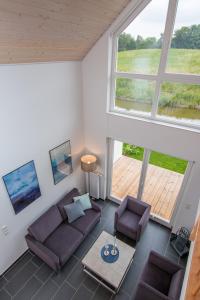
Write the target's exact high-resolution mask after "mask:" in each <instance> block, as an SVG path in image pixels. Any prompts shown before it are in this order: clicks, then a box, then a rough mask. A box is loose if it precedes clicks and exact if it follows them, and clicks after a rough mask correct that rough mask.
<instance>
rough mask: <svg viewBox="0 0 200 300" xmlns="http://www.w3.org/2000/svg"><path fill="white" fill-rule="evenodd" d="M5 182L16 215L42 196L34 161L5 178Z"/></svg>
mask: <svg viewBox="0 0 200 300" xmlns="http://www.w3.org/2000/svg"><path fill="white" fill-rule="evenodd" d="M3 181H4V184H5V186H6V189H7V192H8V195H9V197H10V201H11V204H12V206H13V209H14V211H15V214H18V213H19V212H20V211H22V210H23V209H24V208H25V207H27V206H28V205H29V204H31V203H32V202H33V201H35V200H36V199H37V198H39V197H40V196H41V192H40V187H39V182H38V178H37V173H36V169H35V164H34V161H33V160H32V161H30V162H28V163H26V164H25V165H23V166H21V167H19V168H17V169H16V170H14V171H12V172H10V173H8V174H7V175H5V176H3Z"/></svg>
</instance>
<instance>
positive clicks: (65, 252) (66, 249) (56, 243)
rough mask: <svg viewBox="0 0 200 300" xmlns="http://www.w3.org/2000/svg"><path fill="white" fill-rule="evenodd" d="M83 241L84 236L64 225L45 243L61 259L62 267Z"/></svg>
mask: <svg viewBox="0 0 200 300" xmlns="http://www.w3.org/2000/svg"><path fill="white" fill-rule="evenodd" d="M82 240H83V234H82V233H81V232H80V231H78V230H76V229H75V228H73V227H71V226H70V225H68V224H66V223H62V224H61V225H60V226H59V227H58V228H57V229H56V230H55V231H54V232H53V233H52V234H51V235H50V236H49V237H48V238H47V239H46V241H45V243H44V244H45V246H46V247H47V248H49V249H51V250H52V251H53V252H54V253H55V254H56V255H57V256H58V257H59V259H60V263H61V265H63V264H64V263H66V261H67V260H68V258H69V257H70V256H71V255H72V253H73V252H74V251H75V250H76V248H77V247H78V246H79V245H80V243H81V241H82Z"/></svg>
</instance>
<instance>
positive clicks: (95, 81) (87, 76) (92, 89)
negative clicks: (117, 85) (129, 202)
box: [82, 1, 200, 230]
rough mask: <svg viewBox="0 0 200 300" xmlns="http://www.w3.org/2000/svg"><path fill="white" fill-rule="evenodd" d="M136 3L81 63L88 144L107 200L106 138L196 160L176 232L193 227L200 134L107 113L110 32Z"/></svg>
mask: <svg viewBox="0 0 200 300" xmlns="http://www.w3.org/2000/svg"><path fill="white" fill-rule="evenodd" d="M133 4H134V1H132V3H131V4H130V5H129V6H128V7H127V8H126V9H125V10H124V11H123V12H122V14H121V15H120V16H119V17H118V19H117V20H116V21H115V22H114V24H113V25H112V27H111V28H110V29H109V30H108V31H107V32H106V33H105V34H104V35H103V36H102V37H101V38H100V40H99V41H98V42H97V43H96V44H95V46H94V47H93V48H92V49H91V51H90V52H89V53H88V55H87V56H86V57H85V59H84V60H83V63H82V72H83V102H84V109H85V117H84V125H85V144H86V145H87V147H88V149H89V150H90V151H91V152H94V153H96V154H97V155H98V156H100V158H101V167H102V172H103V173H104V176H105V181H104V184H103V185H102V187H101V197H105V195H106V191H107V187H106V176H107V138H112V139H116V140H119V141H123V142H127V143H130V144H136V145H138V146H143V147H146V148H149V149H153V150H157V151H160V152H162V153H166V154H171V155H174V156H177V157H180V158H184V159H187V160H191V161H195V162H196V163H195V166H194V168H193V170H192V174H191V177H190V180H189V182H188V186H187V188H186V190H185V192H184V195H183V198H182V203H181V205H180V207H179V210H178V213H177V215H176V219H175V222H174V230H176V229H177V228H178V227H179V226H183V225H185V226H186V227H188V228H191V227H192V225H193V222H194V219H195V214H196V208H197V204H198V199H199V197H200V184H199V182H200V151H199V149H200V133H199V132H197V131H196V132H192V131H190V130H187V129H183V128H176V127H173V126H167V125H162V124H161V123H158V122H157V123H156V122H152V121H144V120H141V119H134V118H131V117H124V116H120V115H117V114H115V115H113V114H109V113H106V109H107V107H108V102H109V81H110V58H111V57H110V33H111V32H112V31H113V29H114V28H116V27H117V26H118V25H119V22H121V20H122V18H123V17H124V16H125V15H126V14H128V13H129V12H130V11H131V9H132V8H133Z"/></svg>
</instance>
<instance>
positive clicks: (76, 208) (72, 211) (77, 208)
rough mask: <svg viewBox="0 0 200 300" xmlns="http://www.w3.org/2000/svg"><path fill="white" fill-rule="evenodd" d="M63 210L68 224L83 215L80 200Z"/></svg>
mask: <svg viewBox="0 0 200 300" xmlns="http://www.w3.org/2000/svg"><path fill="white" fill-rule="evenodd" d="M64 209H65V211H66V214H67V218H68V222H69V223H72V222H73V221H75V220H77V219H78V218H80V217H82V216H84V215H85V213H84V211H83V207H82V205H81V202H80V200H78V201H76V202H73V203H70V204H67V205H65V206H64Z"/></svg>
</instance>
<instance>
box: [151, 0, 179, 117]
mask: <svg viewBox="0 0 200 300" xmlns="http://www.w3.org/2000/svg"><path fill="white" fill-rule="evenodd" d="M177 6H178V0H170V1H169V6H168V12H167V18H166V24H165V31H164V34H163V45H162V51H161V58H160V64H159V68H158V79H157V81H156V89H155V95H154V99H153V104H152V110H151V115H152V117H153V118H154V117H155V116H156V114H157V110H158V102H159V95H160V87H161V84H162V81H163V79H164V78H163V77H164V76H163V75H164V73H165V68H166V64H167V57H168V51H169V48H170V45H171V38H172V35H173V29H174V23H175V18H176V10H177Z"/></svg>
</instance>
